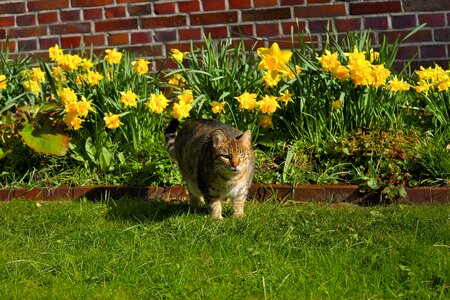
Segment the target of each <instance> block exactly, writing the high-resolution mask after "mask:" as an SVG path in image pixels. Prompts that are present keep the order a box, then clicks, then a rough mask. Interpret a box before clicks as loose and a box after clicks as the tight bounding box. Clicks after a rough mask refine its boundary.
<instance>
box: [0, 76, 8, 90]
mask: <svg viewBox="0 0 450 300" xmlns="http://www.w3.org/2000/svg"><path fill="white" fill-rule="evenodd" d="M7 85H8V81H7V80H6V75H3V74H0V91H1V90H5V89H6V87H7Z"/></svg>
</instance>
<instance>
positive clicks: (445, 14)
mask: <svg viewBox="0 0 450 300" xmlns="http://www.w3.org/2000/svg"><path fill="white" fill-rule="evenodd" d="M296 20H298V23H299V25H300V28H301V30H306V31H307V32H310V33H311V34H312V35H313V38H312V41H313V42H319V43H320V42H321V41H323V38H324V37H323V33H324V32H325V28H326V24H327V22H331V24H333V26H335V27H336V28H337V29H338V30H339V31H340V32H346V31H352V30H359V29H362V28H371V29H372V30H374V31H375V33H374V35H373V38H374V43H375V44H377V43H379V41H380V40H381V38H382V36H384V35H385V36H386V37H387V38H388V39H389V40H390V41H393V40H394V39H395V38H397V37H398V36H400V37H403V36H405V35H406V34H408V33H409V32H410V31H411V30H412V29H413V28H414V27H416V26H417V25H419V24H422V23H427V24H428V25H427V26H426V27H425V28H424V29H422V30H421V31H420V32H419V33H417V34H416V35H414V36H412V37H411V38H409V39H408V40H407V41H405V42H404V43H402V47H401V48H400V51H399V56H398V57H399V59H400V60H406V59H407V58H409V57H410V56H412V55H414V54H415V53H417V54H418V59H417V64H427V63H431V62H433V61H436V62H438V63H440V64H442V65H447V64H448V61H449V59H448V57H449V56H450V1H423V0H374V1H367V0H366V1H359V0H350V1H339V0H203V1H198V0H189V1H174V0H166V1H144V0H22V1H19V0H2V1H0V47H2V48H5V45H6V43H7V38H8V45H9V49H10V52H12V53H15V54H17V53H19V52H21V53H33V54H35V55H36V56H42V57H44V56H46V50H47V49H48V48H49V47H51V46H53V45H54V44H59V45H61V46H62V47H63V48H77V47H79V46H80V44H81V43H84V44H85V45H87V46H90V45H93V47H95V49H96V51H102V50H103V49H105V48H111V47H116V48H119V49H122V48H126V49H129V50H132V51H133V52H136V53H138V54H140V55H143V56H146V57H150V58H152V59H156V60H159V59H162V58H164V57H165V55H166V53H167V52H168V51H169V50H170V49H171V48H179V49H186V48H188V47H189V43H190V41H191V40H193V41H194V42H198V43H200V42H201V40H202V34H206V35H208V34H211V36H212V37H213V38H224V37H227V36H233V37H237V36H238V35H237V34H235V33H236V32H239V31H240V32H242V33H244V34H245V35H248V36H254V37H259V38H266V37H267V38H269V39H271V40H276V41H283V40H284V41H289V40H290V34H291V28H295V24H296ZM293 25H294V27H292V26H293ZM295 31H296V30H295ZM263 43H265V44H266V45H267V42H261V44H263ZM287 44H288V42H286V45H285V46H288V45H287Z"/></svg>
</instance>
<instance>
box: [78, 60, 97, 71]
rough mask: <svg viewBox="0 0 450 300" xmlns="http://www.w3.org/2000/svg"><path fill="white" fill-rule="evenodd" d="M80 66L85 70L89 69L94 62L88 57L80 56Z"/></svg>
mask: <svg viewBox="0 0 450 300" xmlns="http://www.w3.org/2000/svg"><path fill="white" fill-rule="evenodd" d="M80 67H82V68H83V70H85V71H89V70H90V69H92V68H93V67H94V63H93V62H92V61H91V60H90V59H88V58H82V59H81V62H80Z"/></svg>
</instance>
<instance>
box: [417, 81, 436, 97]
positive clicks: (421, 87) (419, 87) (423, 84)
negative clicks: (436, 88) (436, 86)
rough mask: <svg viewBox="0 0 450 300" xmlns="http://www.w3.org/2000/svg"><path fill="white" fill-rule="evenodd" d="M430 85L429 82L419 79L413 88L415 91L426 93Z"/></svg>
mask: <svg viewBox="0 0 450 300" xmlns="http://www.w3.org/2000/svg"><path fill="white" fill-rule="evenodd" d="M431 87H432V85H431V83H427V82H425V81H423V80H422V81H420V82H419V85H417V86H416V87H415V90H416V92H417V93H425V94H428V91H429V90H430V88H431Z"/></svg>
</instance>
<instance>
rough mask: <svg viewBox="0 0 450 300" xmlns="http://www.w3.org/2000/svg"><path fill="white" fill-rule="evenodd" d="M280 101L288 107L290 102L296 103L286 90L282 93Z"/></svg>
mask: <svg viewBox="0 0 450 300" xmlns="http://www.w3.org/2000/svg"><path fill="white" fill-rule="evenodd" d="M278 100H280V101H281V102H283V103H284V104H286V105H287V104H288V103H289V102H294V101H293V100H292V94H291V93H290V92H289V91H288V90H286V91H285V92H281V93H280V97H278Z"/></svg>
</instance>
